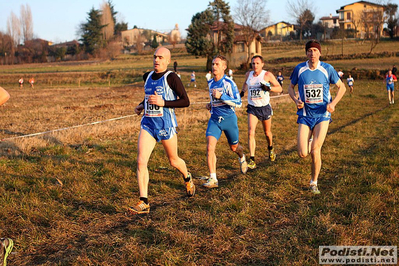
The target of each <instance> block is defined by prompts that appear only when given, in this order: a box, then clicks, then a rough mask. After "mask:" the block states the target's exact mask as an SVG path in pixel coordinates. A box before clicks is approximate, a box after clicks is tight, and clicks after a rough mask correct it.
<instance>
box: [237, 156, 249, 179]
mask: <svg viewBox="0 0 399 266" xmlns="http://www.w3.org/2000/svg"><path fill="white" fill-rule="evenodd" d="M244 156H245V155H244ZM238 161H239V162H240V170H241V173H243V174H244V175H245V174H246V173H247V171H248V163H247V161H246V160H245V158H244V161H241V158H239V159H238Z"/></svg>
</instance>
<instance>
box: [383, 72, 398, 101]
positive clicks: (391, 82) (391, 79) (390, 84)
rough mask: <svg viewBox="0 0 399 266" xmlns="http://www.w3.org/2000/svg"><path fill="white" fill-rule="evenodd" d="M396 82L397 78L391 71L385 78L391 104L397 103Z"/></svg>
mask: <svg viewBox="0 0 399 266" xmlns="http://www.w3.org/2000/svg"><path fill="white" fill-rule="evenodd" d="M396 81H397V79H396V76H395V75H394V74H392V70H389V71H388V74H387V75H386V76H385V82H386V84H387V92H388V100H389V104H394V103H395V83H394V82H396Z"/></svg>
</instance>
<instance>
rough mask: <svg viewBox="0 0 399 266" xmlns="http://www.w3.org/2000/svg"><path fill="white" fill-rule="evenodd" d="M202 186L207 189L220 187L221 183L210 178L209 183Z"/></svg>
mask: <svg viewBox="0 0 399 266" xmlns="http://www.w3.org/2000/svg"><path fill="white" fill-rule="evenodd" d="M202 186H203V187H206V188H214V187H219V182H218V181H217V180H215V179H213V178H208V181H207V182H206V183H204V184H202Z"/></svg>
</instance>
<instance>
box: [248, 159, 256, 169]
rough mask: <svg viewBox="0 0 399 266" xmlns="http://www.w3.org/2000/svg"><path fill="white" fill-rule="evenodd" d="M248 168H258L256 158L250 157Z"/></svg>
mask: <svg viewBox="0 0 399 266" xmlns="http://www.w3.org/2000/svg"><path fill="white" fill-rule="evenodd" d="M248 168H249V169H255V168H256V163H255V161H254V160H252V159H249V163H248Z"/></svg>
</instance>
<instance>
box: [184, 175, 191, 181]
mask: <svg viewBox="0 0 399 266" xmlns="http://www.w3.org/2000/svg"><path fill="white" fill-rule="evenodd" d="M183 179H184V182H189V181H190V179H191V178H190V176H187V177H186V178H183Z"/></svg>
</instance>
